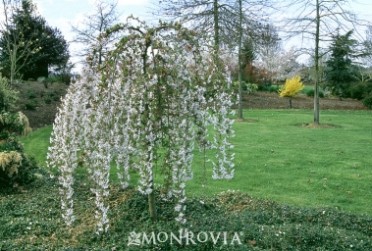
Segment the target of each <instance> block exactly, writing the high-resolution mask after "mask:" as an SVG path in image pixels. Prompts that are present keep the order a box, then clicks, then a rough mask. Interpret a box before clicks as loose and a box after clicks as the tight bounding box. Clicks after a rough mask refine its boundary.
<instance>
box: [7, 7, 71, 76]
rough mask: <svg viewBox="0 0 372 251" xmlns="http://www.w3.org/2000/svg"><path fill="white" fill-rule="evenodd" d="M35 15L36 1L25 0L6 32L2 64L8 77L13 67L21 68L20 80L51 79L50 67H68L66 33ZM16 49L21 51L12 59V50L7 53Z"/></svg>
mask: <svg viewBox="0 0 372 251" xmlns="http://www.w3.org/2000/svg"><path fill="white" fill-rule="evenodd" d="M35 12H36V7H35V5H34V4H33V3H32V1H29V0H23V1H22V3H21V6H19V7H18V9H17V10H16V11H15V12H14V14H13V16H11V17H10V25H8V26H7V30H5V31H3V34H2V36H1V38H0V48H1V50H0V62H1V63H2V65H3V69H2V71H3V74H4V75H5V76H7V74H9V72H10V68H11V64H12V63H13V64H16V65H17V67H18V72H17V73H18V75H19V76H18V77H23V78H24V79H28V78H34V79H36V78H38V77H41V76H44V77H47V76H48V69H49V68H50V67H64V66H66V64H67V61H68V59H69V52H68V44H67V42H66V40H65V39H64V37H63V35H62V33H61V32H60V31H59V30H58V29H57V28H53V27H50V26H48V24H47V23H46V21H45V19H44V18H43V17H41V16H39V15H36V13H35ZM13 47H14V48H17V51H18V52H17V53H18V56H17V57H15V58H14V57H12V56H11V51H12V50H7V49H6V48H13ZM12 60H13V62H12ZM14 61H15V62H14Z"/></svg>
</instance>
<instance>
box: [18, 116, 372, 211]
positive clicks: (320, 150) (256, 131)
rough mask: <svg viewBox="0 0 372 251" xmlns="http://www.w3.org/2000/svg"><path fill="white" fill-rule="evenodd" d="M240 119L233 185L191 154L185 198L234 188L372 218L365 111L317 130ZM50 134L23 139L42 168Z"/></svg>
mask: <svg viewBox="0 0 372 251" xmlns="http://www.w3.org/2000/svg"><path fill="white" fill-rule="evenodd" d="M244 115H245V118H246V121H243V122H236V123H235V125H234V127H235V130H236V137H235V138H234V139H233V144H234V145H235V149H234V152H235V153H236V176H235V178H234V179H233V180H231V181H224V180H223V181H215V180H212V179H211V178H210V177H211V164H210V163H206V165H205V164H204V162H203V156H202V155H201V153H199V152H196V158H195V161H194V166H193V168H194V171H195V177H194V179H193V180H192V181H190V182H189V183H188V184H187V186H188V187H187V193H188V196H200V195H209V196H210V195H213V194H215V193H218V192H221V191H225V190H227V189H234V190H240V191H242V192H246V193H248V194H250V195H252V196H254V197H257V198H264V199H270V200H274V201H278V202H281V203H286V204H290V205H294V206H306V207H313V208H324V207H330V208H336V209H340V210H342V211H346V212H352V213H358V214H369V215H372V207H371V200H372V182H371V181H372V172H371V163H372V154H371V150H372V123H371V122H372V113H371V112H370V111H322V113H321V123H322V125H323V126H321V127H319V128H314V127H311V126H309V125H307V123H309V122H311V121H312V112H311V111H308V110H246V111H245V114H244ZM50 133H51V127H44V128H42V129H39V130H37V131H35V132H33V133H32V134H31V135H29V136H27V137H25V138H23V139H22V141H23V143H24V146H25V150H26V152H28V153H29V154H31V155H33V156H35V158H36V160H37V161H38V162H39V163H40V164H42V165H44V163H45V156H46V150H47V146H48V143H49V135H50ZM209 155H211V153H209ZM113 174H114V172H113Z"/></svg>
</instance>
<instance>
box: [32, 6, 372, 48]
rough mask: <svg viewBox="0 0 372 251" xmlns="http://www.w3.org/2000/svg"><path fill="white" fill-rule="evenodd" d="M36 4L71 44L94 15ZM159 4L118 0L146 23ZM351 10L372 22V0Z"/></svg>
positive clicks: (78, 9) (124, 10)
mask: <svg viewBox="0 0 372 251" xmlns="http://www.w3.org/2000/svg"><path fill="white" fill-rule="evenodd" d="M274 1H275V0H274ZM34 2H35V3H36V5H37V8H38V11H39V13H40V14H41V15H42V16H43V17H44V18H45V19H46V21H47V22H48V24H49V25H50V26H53V27H57V28H59V29H60V30H61V31H62V33H63V35H64V36H65V39H66V40H67V41H69V42H70V41H71V40H72V39H73V37H74V34H73V33H72V32H71V26H72V25H74V26H77V25H79V23H81V22H82V20H84V17H85V16H87V15H89V14H93V13H94V0H34ZM158 2H159V1H158V0H118V13H120V14H121V16H122V18H123V20H124V19H125V17H127V16H129V15H131V14H133V15H135V16H137V17H140V18H141V19H144V20H146V21H151V20H152V21H155V20H156V19H158V17H156V16H154V15H152V13H154V11H153V9H154V3H158ZM277 2H278V3H279V2H282V1H277ZM350 8H351V9H352V10H351V11H353V12H354V13H355V14H356V15H357V16H358V17H359V18H362V19H366V20H370V21H371V22H372V0H355V1H353V4H352V5H351V6H350ZM290 14H291V13H290V10H288V9H287V10H283V13H282V14H281V16H287V15H290ZM74 48H75V50H76V47H75V46H74V45H73V44H71V45H70V50H71V52H72V54H73V51H74Z"/></svg>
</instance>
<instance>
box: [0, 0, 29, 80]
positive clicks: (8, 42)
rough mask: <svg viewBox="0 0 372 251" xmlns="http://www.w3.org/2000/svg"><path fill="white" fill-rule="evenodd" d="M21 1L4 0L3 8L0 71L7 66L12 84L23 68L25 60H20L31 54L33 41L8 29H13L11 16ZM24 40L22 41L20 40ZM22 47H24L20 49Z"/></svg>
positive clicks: (0, 37)
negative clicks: (30, 48) (26, 39)
mask: <svg viewBox="0 0 372 251" xmlns="http://www.w3.org/2000/svg"><path fill="white" fill-rule="evenodd" d="M20 2H21V1H12V0H2V8H3V13H4V20H3V22H2V23H1V26H0V28H1V29H0V39H1V41H2V46H0V62H1V64H2V66H1V67H0V72H4V71H5V70H4V67H5V68H7V69H6V70H7V72H6V73H7V76H8V77H9V79H10V84H11V85H12V84H13V83H14V80H15V78H16V76H18V75H19V71H20V70H21V69H22V68H23V66H24V62H25V60H22V61H23V62H20V59H27V58H28V57H29V56H30V55H31V51H30V50H29V48H28V47H29V46H30V44H31V41H24V40H23V38H22V37H18V34H16V33H12V34H10V33H9V32H8V30H10V29H11V27H12V23H11V17H12V16H13V15H14V12H15V10H16V9H18V8H19V5H20ZM20 41H22V42H20ZM20 48H22V49H21V50H20Z"/></svg>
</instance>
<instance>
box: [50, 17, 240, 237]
mask: <svg viewBox="0 0 372 251" xmlns="http://www.w3.org/2000/svg"><path fill="white" fill-rule="evenodd" d="M117 34H121V40H120V41H119V42H117V43H116V45H115V47H114V48H112V50H111V52H110V53H109V56H108V59H107V60H106V61H105V63H104V64H101V65H97V66H94V65H92V66H91V67H90V69H88V70H86V73H85V77H84V78H83V79H82V80H81V81H78V82H76V83H74V84H72V85H71V86H70V88H69V91H68V93H67V95H66V96H65V98H64V99H63V101H62V105H61V107H60V108H59V112H58V114H57V117H56V120H55V122H54V126H53V133H52V136H51V145H50V147H49V152H48V165H49V167H50V168H51V169H54V170H55V171H56V172H58V174H59V176H58V177H59V183H60V193H61V205H62V211H63V213H62V217H63V219H64V220H65V222H66V224H67V225H69V226H70V225H72V224H73V222H74V219H75V215H74V211H73V207H74V202H73V193H74V191H73V184H74V170H75V169H76V168H77V167H78V166H79V163H81V160H83V163H84V167H86V168H87V170H88V173H89V175H90V178H91V180H92V183H93V184H94V186H93V187H92V188H91V191H92V192H93V194H94V196H95V202H96V213H95V214H96V215H95V217H96V219H97V231H96V232H97V234H101V233H104V232H107V231H108V229H109V219H108V215H107V212H108V209H109V208H108V205H107V201H106V200H107V197H108V195H109V180H110V169H111V168H117V170H116V173H117V176H118V179H119V181H120V185H121V187H122V189H125V188H127V187H128V185H129V184H130V172H129V171H130V170H131V172H132V171H133V172H137V173H138V174H139V181H138V190H139V191H140V192H141V193H142V194H144V195H147V197H148V205H149V214H150V217H151V219H153V220H156V202H155V196H154V187H155V179H154V176H155V174H156V173H157V172H156V173H155V171H154V170H155V169H157V170H159V169H160V171H161V173H162V174H163V175H162V176H161V177H164V180H163V186H164V187H165V188H166V195H167V196H168V198H175V200H176V201H177V203H176V206H175V212H176V215H177V216H176V217H175V219H176V221H178V222H179V223H180V224H181V225H182V224H185V223H186V215H185V210H186V206H185V201H186V193H185V187H186V184H185V182H186V181H187V180H188V179H191V178H192V176H193V172H192V161H193V152H194V150H197V149H203V148H204V149H205V147H209V148H214V149H216V150H217V151H216V156H215V158H213V160H212V162H213V178H214V179H231V178H233V176H234V163H233V159H234V156H233V153H232V152H231V148H232V145H231V143H230V142H229V138H230V137H231V136H232V134H233V130H232V120H231V119H230V118H229V115H230V113H231V110H230V108H231V105H232V102H231V94H230V82H231V81H230V78H229V75H228V74H227V72H225V71H224V70H221V68H223V67H221V65H222V63H221V62H222V60H220V59H219V60H215V59H214V57H205V56H204V57H203V56H202V53H201V48H200V47H199V46H198V43H197V39H196V36H195V35H196V34H194V33H193V32H192V31H189V30H187V29H185V28H183V27H181V26H180V25H179V24H177V23H170V24H167V23H159V25H158V26H156V27H148V26H147V25H146V24H145V23H143V22H141V21H139V20H137V19H135V18H129V19H128V21H127V23H125V24H123V25H117V26H115V27H113V28H111V29H110V30H108V31H107V32H105V33H104V34H101V37H100V38H101V39H102V40H105V39H107V38H108V37H109V36H112V35H115V36H116V35H117ZM97 46H99V45H97ZM211 83H213V85H211ZM211 88H212V89H213V90H211ZM207 93H214V95H207ZM208 128H214V129H215V130H214V134H213V135H214V136H213V137H214V138H213V140H211V141H210V142H209V141H208V139H209V138H211V137H210V136H209V135H208V133H209V131H211V130H209V129H208ZM206 142H209V143H206ZM113 163H115V165H113ZM113 166H116V167H113Z"/></svg>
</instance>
